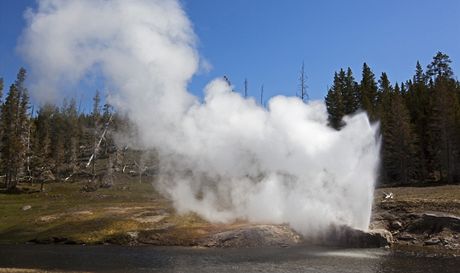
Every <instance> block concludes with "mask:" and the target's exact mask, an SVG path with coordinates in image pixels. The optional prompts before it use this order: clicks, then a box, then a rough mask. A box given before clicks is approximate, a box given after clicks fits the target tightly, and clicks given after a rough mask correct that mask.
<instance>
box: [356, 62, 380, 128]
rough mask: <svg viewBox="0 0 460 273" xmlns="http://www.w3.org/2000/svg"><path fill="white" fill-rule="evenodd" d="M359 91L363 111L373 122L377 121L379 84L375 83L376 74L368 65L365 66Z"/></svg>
mask: <svg viewBox="0 0 460 273" xmlns="http://www.w3.org/2000/svg"><path fill="white" fill-rule="evenodd" d="M359 91H360V100H361V107H362V109H363V110H365V111H366V112H367V113H368V115H369V117H370V119H371V120H372V121H374V120H376V119H377V116H376V103H377V84H376V82H375V76H374V73H372V71H371V69H370V67H369V66H368V65H367V64H366V63H364V64H363V73H362V79H361V83H360V85H359Z"/></svg>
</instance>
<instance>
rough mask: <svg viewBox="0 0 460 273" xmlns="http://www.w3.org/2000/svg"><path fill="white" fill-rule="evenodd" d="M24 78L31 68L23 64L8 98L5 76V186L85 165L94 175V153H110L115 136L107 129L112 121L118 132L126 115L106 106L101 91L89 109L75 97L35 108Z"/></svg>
mask: <svg viewBox="0 0 460 273" xmlns="http://www.w3.org/2000/svg"><path fill="white" fill-rule="evenodd" d="M25 80H26V70H25V69H24V68H21V69H20V70H19V72H18V74H17V78H16V80H15V82H14V83H13V84H11V86H10V88H9V91H8V93H7V94H6V96H5V98H4V100H3V88H4V83H3V79H1V78H0V109H1V111H0V175H2V177H3V181H4V186H5V187H6V188H7V189H8V190H12V189H15V188H16V186H17V184H18V182H20V181H21V182H23V181H29V182H43V181H45V180H64V179H65V178H68V177H70V176H72V175H73V174H75V173H77V172H79V171H81V170H82V169H88V173H93V174H94V173H95V170H94V167H95V166H94V164H95V158H94V157H95V156H99V157H103V156H107V154H108V152H109V149H111V147H113V138H112V135H111V134H110V133H106V134H103V132H104V130H105V129H107V125H108V123H111V130H110V132H113V131H115V130H116V129H117V128H118V127H120V126H122V125H121V124H123V123H124V122H126V119H124V118H121V117H120V116H118V115H116V114H115V113H114V111H113V109H112V107H111V106H110V105H109V104H104V105H101V104H102V103H101V96H100V93H99V92H96V94H95V96H94V97H93V107H92V111H91V112H89V113H83V112H81V111H80V110H79V109H78V108H79V107H78V106H77V101H76V99H74V98H72V99H70V100H67V99H64V101H63V103H62V106H57V105H55V104H51V103H46V104H43V105H41V106H40V107H39V108H38V109H33V107H32V106H31V104H30V101H29V92H28V90H27V88H26V86H25ZM102 138H103V140H104V141H103V142H102V143H101V140H102ZM91 157H93V158H91ZM85 167H86V168H85ZM89 167H91V168H89Z"/></svg>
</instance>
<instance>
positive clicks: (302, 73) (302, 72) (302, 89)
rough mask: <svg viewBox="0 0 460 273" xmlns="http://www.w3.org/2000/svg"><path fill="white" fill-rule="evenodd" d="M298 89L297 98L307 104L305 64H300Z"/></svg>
mask: <svg viewBox="0 0 460 273" xmlns="http://www.w3.org/2000/svg"><path fill="white" fill-rule="evenodd" d="M299 88H300V94H298V96H299V97H300V99H301V100H302V101H303V102H307V101H308V99H309V97H308V92H307V88H308V86H307V75H306V74H305V63H304V62H302V67H301V68H300V77H299Z"/></svg>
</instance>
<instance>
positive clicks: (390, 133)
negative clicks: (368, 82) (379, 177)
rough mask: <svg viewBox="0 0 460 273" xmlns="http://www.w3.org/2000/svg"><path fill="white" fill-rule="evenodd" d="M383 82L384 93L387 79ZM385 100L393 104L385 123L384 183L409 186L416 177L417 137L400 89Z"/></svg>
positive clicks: (397, 88) (385, 117)
mask: <svg viewBox="0 0 460 273" xmlns="http://www.w3.org/2000/svg"><path fill="white" fill-rule="evenodd" d="M382 78H383V79H381V81H382V83H381V89H385V88H386V87H389V85H387V84H388V83H389V82H386V81H387V78H386V77H385V76H384V75H382ZM389 89H391V88H389ZM384 92H386V91H384ZM386 96H388V98H389V99H387V98H385V100H387V101H389V102H390V104H389V109H388V111H385V112H386V114H385V115H384V118H383V119H382V135H383V143H382V144H383V145H382V157H383V158H382V163H383V170H384V179H385V180H386V181H387V182H390V183H392V182H393V183H394V182H395V183H400V184H408V183H409V182H410V181H411V180H412V179H413V178H415V176H416V169H417V168H416V160H414V159H415V158H416V146H415V144H416V136H415V134H414V132H413V128H412V125H411V123H410V115H409V111H408V110H407V108H406V105H405V103H404V101H403V98H402V94H401V92H400V89H399V86H398V85H396V86H395V89H394V92H391V91H390V93H388V94H386Z"/></svg>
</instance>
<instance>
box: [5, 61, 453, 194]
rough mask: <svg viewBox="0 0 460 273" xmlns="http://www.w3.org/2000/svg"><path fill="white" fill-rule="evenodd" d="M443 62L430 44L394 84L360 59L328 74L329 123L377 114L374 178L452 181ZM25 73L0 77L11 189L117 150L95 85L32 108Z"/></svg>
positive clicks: (118, 125)
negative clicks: (82, 99)
mask: <svg viewBox="0 0 460 273" xmlns="http://www.w3.org/2000/svg"><path fill="white" fill-rule="evenodd" d="M450 63H451V60H450V59H449V56H447V55H446V54H444V53H441V52H438V53H437V54H436V55H435V56H434V57H433V60H432V62H431V63H430V64H428V66H427V67H426V69H425V70H424V69H423V68H422V66H421V64H420V63H419V62H417V64H416V68H415V74H414V76H413V77H412V79H410V80H407V81H405V82H403V83H395V84H394V85H393V84H391V82H390V80H389V78H388V75H387V74H386V73H385V72H384V73H382V74H381V76H380V78H379V79H378V80H376V77H375V75H374V73H373V72H372V70H371V68H370V67H369V66H368V65H367V64H366V63H364V64H363V69H362V77H361V81H360V82H359V83H358V82H357V81H356V80H355V78H354V75H353V72H352V70H351V69H350V68H347V69H346V70H344V69H340V70H339V71H338V72H336V73H335V74H334V80H333V84H332V87H331V88H330V89H329V90H328V93H327V96H326V97H325V103H326V107H327V111H328V114H329V125H330V126H331V127H333V128H335V129H336V130H340V129H341V128H342V127H343V126H345V121H344V120H343V117H344V116H345V115H352V114H354V113H357V112H359V111H366V112H367V113H368V116H369V118H370V120H371V121H372V122H379V124H380V133H381V136H382V149H381V158H382V160H381V170H380V182H381V183H384V184H411V183H415V182H433V181H436V182H445V183H454V182H457V181H459V178H460V83H459V81H458V80H456V79H455V77H454V73H453V71H452V68H451V67H450ZM26 74H27V73H26V70H25V69H24V68H21V69H20V70H19V72H18V74H17V78H16V80H15V82H14V83H13V84H11V86H10V87H9V90H8V92H7V94H6V96H3V89H4V82H3V79H1V78H0V175H1V176H2V178H3V181H4V185H5V187H6V188H7V189H14V188H15V187H16V185H17V183H18V182H19V181H30V182H34V181H37V182H43V181H45V180H65V179H67V178H69V177H70V176H72V175H73V174H75V173H78V172H81V171H82V170H88V171H90V173H92V174H93V175H95V162H96V160H95V157H96V156H97V157H108V156H109V154H110V153H111V152H113V150H112V151H110V150H111V149H115V150H117V149H116V146H115V145H114V140H113V133H114V132H116V131H120V130H122V131H132V130H133V129H134V127H131V124H129V122H128V121H127V119H126V118H125V117H122V116H119V115H118V114H117V113H115V112H114V110H113V108H112V107H111V106H110V105H109V104H106V103H105V104H102V100H101V96H100V93H99V92H96V94H95V96H94V97H93V106H92V110H91V112H89V113H84V112H81V111H80V110H79V106H78V105H77V101H76V100H75V99H74V98H72V99H69V100H64V101H63V103H62V105H61V106H57V105H55V104H50V103H47V104H43V105H41V106H40V107H39V108H38V109H34V108H33V106H31V104H30V101H29V92H28V90H27V88H26V86H25V80H26ZM305 78H306V77H305V75H304V70H303V69H302V77H301V90H302V92H301V95H302V99H305V98H306V99H308V97H307V95H306V85H305ZM109 124H110V130H107V129H108V127H109V126H108V125H109ZM131 134H132V132H131ZM102 140H103V141H102ZM89 167H91V168H89ZM123 169H124V168H123Z"/></svg>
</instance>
